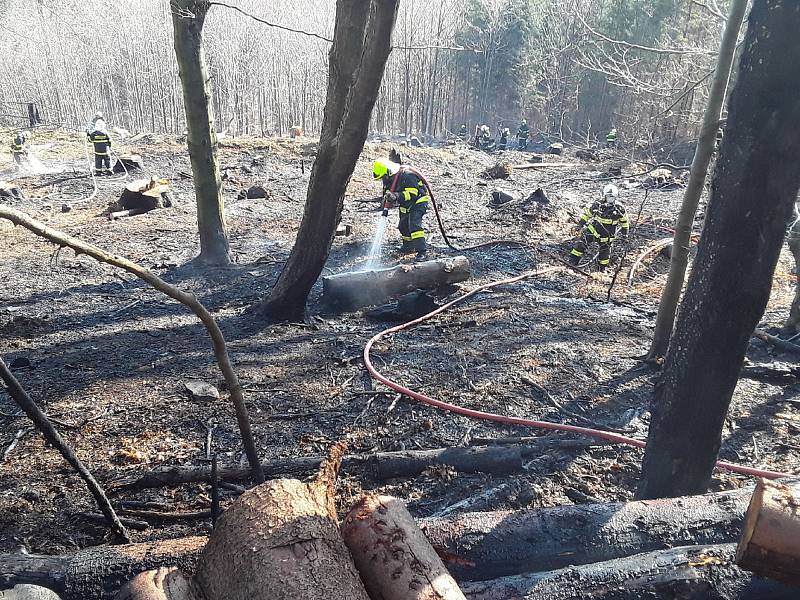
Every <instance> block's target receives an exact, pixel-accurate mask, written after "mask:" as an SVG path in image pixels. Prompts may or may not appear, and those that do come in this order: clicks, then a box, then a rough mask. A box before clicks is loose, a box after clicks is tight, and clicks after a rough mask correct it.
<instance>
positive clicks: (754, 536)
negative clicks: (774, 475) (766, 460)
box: [736, 479, 800, 596]
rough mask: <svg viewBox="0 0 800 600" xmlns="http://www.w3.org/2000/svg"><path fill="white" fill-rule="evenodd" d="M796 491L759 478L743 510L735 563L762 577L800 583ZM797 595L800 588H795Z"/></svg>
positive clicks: (799, 522)
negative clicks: (745, 513) (743, 515)
mask: <svg viewBox="0 0 800 600" xmlns="http://www.w3.org/2000/svg"><path fill="white" fill-rule="evenodd" d="M798 491H800V490H798V489H797V488H795V489H794V490H792V489H791V488H790V487H788V486H786V485H783V484H781V483H776V482H772V481H765V480H763V479H759V481H758V483H757V484H756V489H755V491H754V492H753V497H752V499H751V500H750V506H749V507H748V509H747V515H746V517H745V525H744V529H743V531H742V539H741V540H740V541H739V547H738V548H737V550H736V563H737V564H738V565H739V566H740V567H742V568H743V569H747V570H748V571H752V572H753V573H756V574H758V575H761V576H763V577H771V578H773V579H777V580H779V581H785V582H786V583H790V584H793V585H800V511H799V510H798V509H800V494H798V493H797V492H798ZM797 593H798V596H800V590H798V591H797Z"/></svg>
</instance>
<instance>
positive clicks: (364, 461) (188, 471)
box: [112, 439, 552, 489]
mask: <svg viewBox="0 0 800 600" xmlns="http://www.w3.org/2000/svg"><path fill="white" fill-rule="evenodd" d="M549 447H552V444H551V443H548V441H547V440H546V439H544V440H543V442H542V443H541V444H530V445H528V446H506V447H502V446H500V447H471V448H438V449H434V450H404V451H399V452H376V453H374V454H362V455H359V454H352V455H348V456H345V457H344V459H343V461H342V467H343V468H344V470H346V471H349V470H356V469H363V470H365V471H366V472H367V473H368V474H369V475H371V476H373V477H375V478H376V479H391V478H393V477H409V476H412V475H417V474H419V473H422V472H423V471H424V470H425V469H428V468H430V467H435V466H448V467H452V468H453V469H455V470H457V471H460V472H463V473H490V474H495V475H504V474H509V473H515V472H518V471H521V470H522V457H523V456H528V455H532V454H536V453H538V452H541V451H542V450H543V449H546V448H549ZM322 461H323V459H322V457H319V456H309V457H300V458H286V459H277V460H271V461H267V462H264V463H262V468H263V471H264V474H265V476H268V477H275V476H278V475H302V474H307V473H310V472H313V471H315V470H316V469H317V468H318V467H319V466H320V464H322ZM218 474H219V478H220V480H221V481H228V482H232V481H243V480H246V479H248V478H249V477H250V475H251V472H250V469H249V468H248V467H245V466H240V465H220V466H219V467H218ZM210 478H211V468H210V467H209V466H207V465H206V466H197V467H160V468H157V469H153V470H152V471H149V472H147V473H145V474H143V475H140V476H138V477H137V478H135V479H131V478H127V479H123V480H119V481H117V482H116V483H115V484H114V485H112V488H114V489H142V488H155V487H164V486H168V485H181V484H184V483H199V482H206V481H210Z"/></svg>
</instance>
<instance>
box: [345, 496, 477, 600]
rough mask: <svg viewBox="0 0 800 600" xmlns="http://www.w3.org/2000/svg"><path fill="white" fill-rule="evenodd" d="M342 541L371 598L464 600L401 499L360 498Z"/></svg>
mask: <svg viewBox="0 0 800 600" xmlns="http://www.w3.org/2000/svg"><path fill="white" fill-rule="evenodd" d="M342 537H343V538H344V541H345V544H347V547H348V548H349V550H350V554H351V555H352V556H353V560H354V561H355V563H356V568H357V569H358V572H359V574H360V575H361V580H362V581H363V582H364V587H366V588H367V592H369V595H370V597H371V598H376V599H377V598H391V599H392V600H464V594H463V593H461V590H460V589H459V588H458V584H457V583H456V582H455V580H454V579H453V578H452V577H451V576H450V573H448V572H447V569H446V568H445V566H444V564H442V561H441V559H440V558H439V557H438V556H437V554H436V551H435V550H434V549H433V547H432V546H431V545H430V543H429V542H428V540H427V539H426V538H425V535H424V534H423V533H422V531H420V529H419V527H418V526H417V523H416V522H415V521H414V517H412V516H411V514H410V513H409V512H408V510H407V509H406V507H405V505H404V504H403V502H402V501H400V500H398V499H397V498H391V497H389V496H375V495H371V496H365V497H364V498H362V499H361V501H360V502H359V503H358V504H356V505H355V506H354V507H353V508H352V510H351V511H350V512H349V513H348V514H347V516H346V517H345V519H344V523H343V524H342Z"/></svg>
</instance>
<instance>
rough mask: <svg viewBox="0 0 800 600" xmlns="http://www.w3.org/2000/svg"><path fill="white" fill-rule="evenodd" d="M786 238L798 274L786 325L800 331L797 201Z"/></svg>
mask: <svg viewBox="0 0 800 600" xmlns="http://www.w3.org/2000/svg"><path fill="white" fill-rule="evenodd" d="M786 240H787V242H788V244H789V250H790V251H791V252H792V256H793V257H794V273H795V275H796V276H797V282H796V283H795V290H794V299H793V300H792V306H791V308H790V309H789V319H788V320H787V321H786V326H787V327H791V328H792V329H794V330H795V331H798V330H800V207H798V205H797V203H795V206H794V222H793V223H792V226H791V227H790V228H789V234H788V235H787V236H786Z"/></svg>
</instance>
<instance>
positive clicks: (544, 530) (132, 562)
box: [0, 449, 800, 600]
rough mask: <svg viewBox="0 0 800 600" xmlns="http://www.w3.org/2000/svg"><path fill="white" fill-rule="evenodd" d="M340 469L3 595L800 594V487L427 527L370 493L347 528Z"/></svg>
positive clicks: (14, 563)
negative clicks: (30, 591) (195, 533)
mask: <svg viewBox="0 0 800 600" xmlns="http://www.w3.org/2000/svg"><path fill="white" fill-rule="evenodd" d="M341 456H342V449H338V450H337V453H336V454H335V455H334V456H333V458H332V459H329V460H328V461H327V462H326V463H325V465H324V466H323V467H322V469H321V471H320V473H319V474H318V476H317V478H316V479H315V480H314V481H313V482H311V483H303V482H300V481H298V480H295V479H279V480H273V481H270V482H267V483H265V484H262V485H260V486H257V487H255V488H253V489H251V490H249V491H247V492H245V493H244V494H243V495H242V496H241V497H240V498H239V499H238V500H237V501H236V502H234V503H233V504H232V505H231V507H230V508H229V509H228V510H227V511H226V512H225V513H224V514H223V516H222V518H221V519H220V520H219V521H218V522H217V527H216V528H215V530H214V533H213V534H212V535H211V537H210V538H209V539H206V538H202V537H193V538H184V539H178V540H165V541H162V542H153V543H147V544H130V545H126V546H104V547H96V548H90V549H86V550H82V551H79V552H78V553H76V554H74V555H71V556H54V557H45V556H31V555H10V556H3V557H0V587H3V586H6V587H13V586H15V585H20V586H21V585H23V584H32V585H42V586H45V587H47V588H49V589H51V590H53V591H55V592H57V593H59V594H61V598H62V599H63V600H73V599H75V600H77V599H78V598H80V599H83V600H100V599H111V598H118V599H120V600H151V599H153V600H154V599H159V600H165V599H170V600H200V599H201V598H202V599H204V600H216V599H221V598H231V599H240V598H241V599H244V598H248V599H250V598H252V599H261V598H264V599H266V598H270V599H275V600H283V599H285V600H290V599H291V600H295V599H297V600H299V599H300V598H303V599H311V600H314V599H317V598H319V599H325V600H330V599H332V598H351V599H357V600H367V599H368V598H371V599H372V600H378V599H396V600H412V599H413V600H454V599H463V598H467V599H469V600H512V599H524V600H537V599H541V600H563V599H576V600H577V599H581V598H592V599H594V600H598V599H607V600H610V599H628V598H630V599H640V598H664V599H668V598H678V597H679V598H698V599H700V598H723V599H734V598H738V599H753V600H755V599H787V600H788V599H796V598H798V597H800V588H798V587H795V586H797V585H800V560H798V557H800V515H799V514H798V506H800V505H799V504H798V501H797V499H798V498H800V482H798V481H797V480H784V482H779V483H767V482H759V483H758V485H757V487H756V490H755V492H753V491H752V489H742V490H736V491H730V492H723V493H715V494H707V495H703V496H695V497H686V498H674V499H663V500H654V501H640V502H630V503H613V504H585V505H580V506H563V507H554V508H544V509H537V510H526V511H518V512H512V511H501V512H492V513H468V514H464V515H460V516H458V517H455V518H449V517H448V518H430V519H423V520H421V521H420V527H419V528H418V527H417V524H416V523H415V521H414V520H413V519H412V517H411V516H410V515H409V513H408V511H407V510H406V508H405V506H404V505H403V504H402V502H400V501H398V500H396V499H393V498H388V497H383V496H373V495H368V496H366V497H364V498H362V499H361V501H359V502H358V503H357V504H356V505H355V507H354V508H353V509H351V511H350V512H349V513H348V514H347V515H346V516H345V517H344V519H343V521H342V524H341V527H340V525H339V522H338V519H337V516H336V512H335V508H334V504H333V493H334V491H333V490H334V479H333V478H334V476H335V470H336V468H337V467H338V463H339V461H340V460H341ZM751 495H752V499H750V503H749V508H748V499H749V498H750V496H751ZM746 509H747V516H746V518H745V510H746ZM743 526H744V535H741V539H740V542H739V546H738V550H737V546H736V544H735V541H736V540H737V539H739V538H740V534H741V531H742V527H743ZM737 563H738V564H737ZM448 569H449V570H448ZM744 569H747V570H744ZM748 570H749V571H752V572H748ZM754 573H755V575H754ZM767 577H769V578H772V579H768V578H767ZM128 582H129V583H128ZM456 582H458V583H456ZM7 597H8V598H36V597H39V596H7ZM40 597H41V598H52V596H47V595H42V596H40ZM0 598H3V596H2V595H0Z"/></svg>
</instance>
